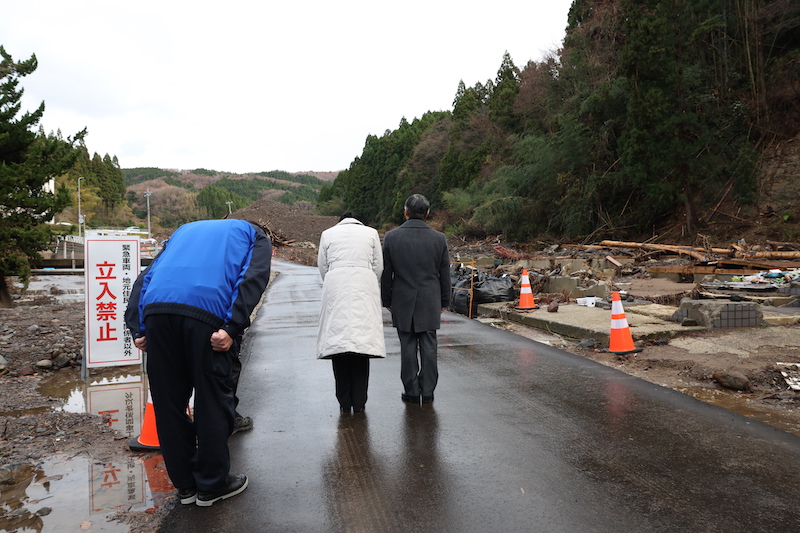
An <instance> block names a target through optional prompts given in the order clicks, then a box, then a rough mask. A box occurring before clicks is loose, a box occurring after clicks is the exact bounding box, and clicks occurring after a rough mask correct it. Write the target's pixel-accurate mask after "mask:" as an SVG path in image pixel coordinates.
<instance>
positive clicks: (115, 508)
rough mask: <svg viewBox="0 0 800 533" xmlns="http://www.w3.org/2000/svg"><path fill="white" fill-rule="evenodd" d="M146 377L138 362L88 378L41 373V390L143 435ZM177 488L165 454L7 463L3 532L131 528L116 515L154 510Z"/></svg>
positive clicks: (1, 502)
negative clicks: (171, 477)
mask: <svg viewBox="0 0 800 533" xmlns="http://www.w3.org/2000/svg"><path fill="white" fill-rule="evenodd" d="M145 382H146V379H143V378H142V374H141V372H140V371H139V368H138V367H136V368H135V369H131V367H128V368H125V367H107V368H102V369H97V370H92V371H91V374H90V376H89V378H88V379H87V380H85V381H84V380H80V379H79V380H77V382H76V380H75V379H74V376H73V377H72V379H70V377H69V376H67V375H66V374H60V373H59V374H54V375H53V376H50V377H47V378H44V379H42V380H41V382H40V384H39V392H40V393H41V394H43V395H45V396H48V397H52V398H58V399H59V400H61V401H63V402H64V405H63V406H61V407H58V408H57V409H56V410H61V411H66V412H71V413H92V414H97V415H100V416H103V417H105V419H106V420H107V422H108V423H109V425H110V426H111V427H112V428H114V429H115V430H116V431H117V432H118V433H119V434H121V435H124V436H128V437H136V436H138V435H139V433H140V432H141V429H142V419H143V414H144V407H145V400H146V398H147V390H146V387H145V385H144V383H145ZM23 414H25V413H24V412H20V411H18V412H14V413H13V415H10V416H21V415H23ZM7 415H8V414H7ZM174 493H175V489H174V488H173V487H172V483H171V482H170V480H169V476H168V475H167V472H166V468H165V467H164V461H163V457H162V456H161V455H159V454H146V455H141V456H140V455H135V454H133V455H128V454H125V453H122V454H120V455H119V456H115V457H114V458H113V459H112V460H110V461H97V460H95V459H92V458H90V457H86V456H83V455H78V456H74V457H66V456H49V457H47V458H46V459H43V460H42V461H41V462H37V463H35V464H16V465H5V466H3V467H0V531H9V532H16V531H19V532H22V531H37V532H61V531H64V532H72V531H82V530H87V531H107V532H113V533H118V532H128V531H130V528H131V525H130V524H127V523H120V522H116V521H114V520H113V518H112V517H113V515H114V514H115V513H118V512H120V511H142V512H147V511H148V510H152V509H155V508H158V507H161V506H162V505H163V504H164V503H165V502H166V501H167V500H168V499H170V498H172V497H173V496H174Z"/></svg>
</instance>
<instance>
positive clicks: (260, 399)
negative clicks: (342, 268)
mask: <svg viewBox="0 0 800 533" xmlns="http://www.w3.org/2000/svg"><path fill="white" fill-rule="evenodd" d="M274 268H276V269H277V270H278V271H280V275H279V276H278V278H277V279H276V280H275V281H274V282H273V284H272V285H271V286H270V288H269V291H268V294H267V297H266V301H265V303H264V306H263V307H262V309H261V310H260V311H259V314H258V317H257V319H256V320H255V322H254V324H253V325H252V326H251V329H250V333H249V337H248V340H247V342H246V346H245V350H244V351H243V355H244V356H245V362H244V371H243V376H242V381H241V384H240V397H241V404H240V411H241V412H243V413H244V414H247V415H250V416H252V417H253V418H254V421H255V428H254V429H253V430H251V431H249V432H245V433H240V434H237V435H234V436H232V437H231V454H232V461H233V469H232V472H234V473H235V472H244V473H246V474H247V475H248V476H249V480H250V484H249V487H248V489H247V490H246V491H245V492H244V493H242V494H241V495H239V496H236V497H234V498H231V499H229V500H225V501H222V502H218V503H216V504H214V506H212V507H209V508H198V507H196V506H193V505H192V506H177V507H176V509H174V510H173V512H172V513H171V514H170V516H169V517H168V518H167V520H166V522H165V523H164V525H163V526H162V528H161V531H186V532H193V531H197V532H208V531H248V532H262V531H263V532H272V531H275V532H343V531H354V532H384V531H397V532H417V531H426V532H458V533H461V532H487V531H491V532H495V531H497V532H500V531H502V532H514V531H520V532H522V531H525V532H527V531H543V532H581V533H584V532H591V531H597V532H652V531H665V532H666V531H669V532H675V531H691V532H713V531H720V532H722V531H724V532H737V531H742V532H744V531H747V532H757V531H763V532H783V531H787V532H788V531H798V530H800V438H798V437H795V436H792V435H789V434H787V433H783V432H781V431H779V430H776V429H774V428H772V427H770V426H767V425H765V424H762V423H760V422H757V421H754V420H751V419H748V418H745V417H743V416H740V415H737V414H734V413H731V412H728V411H725V410H723V409H721V408H717V407H714V406H710V405H707V404H704V403H702V402H700V401H697V400H694V399H693V398H690V397H688V396H685V395H683V394H680V393H678V392H674V391H672V390H669V389H666V388H662V387H659V386H656V385H653V384H650V383H648V382H645V381H642V380H640V379H637V378H634V377H631V376H628V375H626V374H624V373H622V372H619V371H616V370H614V369H610V368H608V367H605V366H602V365H599V364H596V363H594V362H591V361H588V360H585V359H583V358H581V357H578V356H574V355H572V354H569V353H566V352H563V351H560V350H558V349H555V348H552V347H549V346H546V345H542V344H539V343H536V342H534V341H530V340H528V339H524V338H521V337H518V336H516V335H514V334H511V333H508V332H505V331H502V330H498V329H496V328H492V327H491V326H486V325H483V324H480V323H477V322H475V321H472V320H469V319H467V318H465V317H463V316H460V315H456V314H452V313H446V314H445V316H444V324H443V327H442V329H441V330H440V332H439V368H440V380H439V386H438V388H437V389H436V400H435V402H434V403H433V405H432V406H429V405H426V406H424V407H420V406H407V405H406V404H404V403H402V402H401V400H400V393H401V384H400V360H399V346H398V341H397V335H396V333H395V330H394V328H392V327H391V323H390V319H389V315H388V312H386V311H384V324H385V334H386V340H387V350H388V351H389V356H388V357H387V358H386V359H385V360H373V361H372V364H371V373H370V387H369V401H368V402H367V407H366V410H365V413H364V414H361V415H340V414H339V409H338V404H337V402H336V398H335V396H334V383H333V374H332V370H331V364H330V362H328V361H319V360H317V359H315V357H314V347H315V340H316V326H317V315H318V310H319V293H320V287H321V281H320V278H319V273H318V271H317V269H316V268H310V267H302V266H297V265H291V264H287V263H276V264H275V266H274Z"/></svg>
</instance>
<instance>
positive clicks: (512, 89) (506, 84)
mask: <svg viewBox="0 0 800 533" xmlns="http://www.w3.org/2000/svg"><path fill="white" fill-rule="evenodd" d="M517 93H519V69H518V68H517V67H516V66H515V65H514V62H513V61H512V60H511V56H510V55H509V53H508V52H506V53H505V54H503V62H502V64H501V65H500V69H499V70H498V71H497V79H496V80H495V85H494V88H493V89H492V92H491V95H490V96H489V116H490V117H491V119H492V120H493V121H494V122H495V123H496V124H497V125H498V126H500V127H501V128H503V129H504V130H506V131H509V132H513V131H516V129H517V125H518V121H517V119H516V117H515V116H514V114H513V112H512V110H513V106H514V99H515V98H516V97H517Z"/></svg>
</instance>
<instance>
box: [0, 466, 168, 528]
mask: <svg viewBox="0 0 800 533" xmlns="http://www.w3.org/2000/svg"><path fill="white" fill-rule="evenodd" d="M173 494H174V489H173V488H172V485H171V484H170V483H169V478H168V476H167V473H166V469H165V468H164V461H163V458H162V457H161V456H160V455H154V456H150V457H147V458H139V457H132V458H123V459H121V460H119V461H112V462H98V461H93V460H91V459H89V458H87V457H80V456H79V457H65V456H55V457H48V458H47V459H45V460H43V461H42V462H40V463H36V464H15V465H6V466H4V467H2V468H0V531H20V532H21V531H37V532H41V533H45V532H62V531H63V532H72V531H81V530H86V531H106V532H113V533H119V532H127V531H129V530H130V525H129V524H125V523H119V522H115V521H113V520H109V518H110V517H111V516H113V514H114V513H116V512H119V511H127V510H132V511H147V510H148V509H154V508H157V507H160V506H161V505H162V504H163V503H164V502H165V501H166V500H167V499H168V498H171V497H172V496H173Z"/></svg>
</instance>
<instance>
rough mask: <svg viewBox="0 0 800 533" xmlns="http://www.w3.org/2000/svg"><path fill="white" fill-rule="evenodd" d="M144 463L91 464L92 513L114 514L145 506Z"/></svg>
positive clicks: (134, 460)
mask: <svg viewBox="0 0 800 533" xmlns="http://www.w3.org/2000/svg"><path fill="white" fill-rule="evenodd" d="M144 485H145V478H144V467H143V465H142V462H141V461H140V460H138V459H136V458H133V457H131V458H128V459H123V460H116V461H106V462H98V463H95V462H94V461H92V462H91V463H90V464H89V491H90V494H91V500H92V501H91V505H92V509H91V512H92V513H102V512H107V511H111V510H113V509H116V508H118V507H128V506H136V505H140V504H143V503H144V502H145V487H144Z"/></svg>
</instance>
